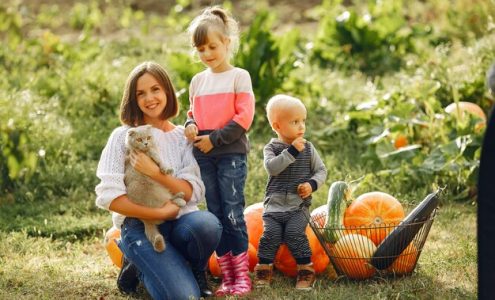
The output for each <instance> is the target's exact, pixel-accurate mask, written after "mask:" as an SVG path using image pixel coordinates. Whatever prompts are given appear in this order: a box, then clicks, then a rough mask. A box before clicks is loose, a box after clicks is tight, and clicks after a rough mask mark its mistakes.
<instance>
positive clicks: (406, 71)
mask: <svg viewBox="0 0 495 300" xmlns="http://www.w3.org/2000/svg"><path fill="white" fill-rule="evenodd" d="M462 1H463V0H459V1H458V2H455V6H456V7H457V6H459V5H461V4H462V3H463V2H462ZM343 3H344V2H342V1H330V0H329V1H324V3H323V4H322V5H321V6H319V7H316V8H315V12H316V14H318V15H319V16H320V17H321V21H320V23H319V24H318V29H317V32H316V36H312V35H311V34H306V32H305V33H304V35H303V34H301V33H300V32H299V30H297V29H289V30H287V29H284V31H283V33H282V32H277V30H278V29H279V27H278V25H279V24H277V23H276V20H275V17H274V15H273V14H272V13H270V12H268V11H260V12H258V13H257V14H256V17H255V18H254V19H253V20H252V22H251V23H250V24H248V26H246V27H245V28H243V30H242V34H241V41H240V49H239V53H238V54H237V55H236V56H235V59H234V60H235V64H236V65H238V66H240V67H242V68H245V69H247V70H248V71H249V73H250V75H251V78H252V81H253V88H254V93H255V97H256V113H255V121H254V125H253V129H252V131H251V132H250V137H251V140H252V151H253V152H255V153H253V154H252V155H253V157H254V158H253V159H254V160H255V161H258V162H259V161H261V157H260V156H259V155H260V153H261V152H262V145H263V144H264V143H266V141H267V140H268V139H269V138H270V136H272V132H271V130H270V128H269V127H268V126H267V120H266V114H265V106H266V102H267V101H268V99H269V98H270V97H271V96H273V95H274V94H277V93H288V94H292V95H294V96H297V97H300V98H301V99H302V100H303V101H304V102H305V104H306V106H307V108H308V126H307V127H308V130H307V137H308V139H310V140H311V141H312V142H313V143H315V145H317V147H318V149H319V151H320V152H321V154H322V156H323V157H324V160H325V162H326V164H327V168H328V169H329V170H332V171H331V175H330V177H329V180H339V179H345V178H351V179H352V178H353V179H355V178H359V177H361V176H363V175H364V176H365V178H366V179H365V180H364V181H363V184H362V189H363V191H364V190H365V189H366V188H368V189H372V188H373V189H381V190H384V191H389V192H392V193H396V194H399V195H400V194H408V193H412V192H411V191H414V190H417V191H418V193H421V194H423V193H424V192H426V191H427V190H428V189H430V188H431V187H433V186H443V185H447V189H448V191H449V192H450V193H451V195H452V197H458V198H463V199H464V198H466V197H469V195H470V194H469V193H470V192H471V191H472V187H473V186H474V183H475V181H476V177H477V170H478V163H479V149H480V142H481V135H482V134H483V131H473V126H475V125H474V124H475V123H476V122H477V121H478V120H475V119H473V118H467V119H466V120H464V121H462V122H459V121H458V120H456V119H453V117H451V116H448V115H446V114H445V113H444V112H443V107H445V106H446V105H448V104H450V103H452V102H455V101H470V102H474V103H477V104H479V105H480V106H481V107H482V108H483V109H484V110H485V112H488V111H489V109H490V107H491V106H492V104H493V99H492V98H491V97H490V96H489V95H487V93H486V92H485V89H484V86H483V85H484V72H485V69H486V67H487V66H488V64H489V63H490V62H491V61H493V60H494V59H495V56H494V54H493V53H495V49H494V46H493V45H495V43H494V37H493V35H489V34H487V35H486V36H483V33H482V32H481V31H479V30H478V28H481V27H483V26H488V27H490V24H491V23H490V22H492V21H490V20H491V19H490V15H489V14H490V12H491V11H492V8H491V7H489V6H488V5H487V3H486V2H483V1H477V2H476V5H475V6H473V7H470V8H469V9H468V10H467V11H466V14H463V12H462V10H459V11H456V12H454V11H451V9H450V8H449V7H448V6H447V5H446V2H445V1H444V0H438V1H434V2H424V3H423V2H421V3H405V2H402V1H399V2H394V1H381V2H369V3H364V2H362V3H361V2H356V4H347V2H345V3H346V4H345V5H344V4H343ZM128 4H129V3H127V2H126V0H122V1H120V2H118V3H117V4H116V5H107V4H105V3H103V2H99V1H92V2H88V3H82V2H79V3H73V4H72V3H70V4H68V5H67V6H64V7H62V6H59V5H57V4H50V5H48V4H40V6H39V8H38V9H37V10H31V9H27V5H28V4H25V3H22V2H18V1H13V2H12V3H7V4H5V3H2V4H0V38H1V40H2V42H3V43H4V45H6V47H2V48H0V62H1V63H2V66H3V68H2V69H0V90H1V91H2V93H0V94H1V95H0V104H1V105H2V108H3V109H2V111H1V112H0V116H1V118H0V142H1V144H0V147H1V151H0V167H1V171H0V175H1V176H2V177H1V179H2V182H1V183H0V187H1V190H0V198H1V197H4V196H5V197H7V198H9V199H11V198H12V199H15V201H19V202H23V201H38V200H40V199H46V198H49V199H56V198H57V197H66V196H69V195H71V194H74V193H78V192H79V191H81V190H83V191H84V190H87V191H92V190H93V189H94V185H95V184H96V183H97V178H96V177H95V169H96V164H97V161H98V158H99V155H100V153H101V150H102V148H103V146H104V145H105V143H106V140H107V138H108V136H109V134H110V132H111V131H112V130H113V128H115V127H116V126H118V125H119V120H118V109H119V103H120V98H121V96H122V89H123V86H124V82H125V80H126V77H127V74H128V72H129V71H130V70H131V69H132V68H133V67H134V66H135V65H137V64H138V63H140V62H142V61H144V60H155V61H158V62H159V63H161V64H163V65H164V66H165V67H166V69H167V70H168V71H169V73H170V74H171V76H172V80H173V82H174V85H175V87H176V89H177V94H178V96H179V99H180V102H181V107H182V108H183V109H182V110H181V112H180V116H179V118H178V119H177V121H176V122H177V123H178V124H180V123H182V121H183V120H184V119H185V112H186V108H187V107H188V106H189V101H188V87H189V82H190V80H191V78H192V76H194V74H196V73H197V72H199V71H200V70H202V69H203V68H204V66H203V65H202V64H201V63H198V62H196V61H195V59H194V58H193V57H192V56H191V55H190V52H191V51H190V50H191V49H190V45H189V43H188V42H187V39H185V34H184V30H185V27H186V26H187V24H188V22H189V21H190V20H191V18H192V17H193V15H191V14H189V10H190V9H191V8H193V7H194V5H193V4H192V2H191V1H187V0H184V1H180V2H177V3H175V5H174V6H172V7H170V11H169V12H168V14H167V15H166V16H158V15H156V14H154V13H151V12H145V11H142V10H138V9H135V8H133V7H132V6H129V5H128ZM229 5H231V4H229V3H227V6H229ZM447 11H451V12H450V15H449V14H440V12H442V13H444V12H447ZM62 12H66V13H65V14H64V13H62ZM425 12H431V14H424V13H425ZM435 13H438V16H436V15H435ZM234 14H235V13H234ZM453 14H457V15H455V16H454V15H453ZM474 15H477V16H478V18H477V19H476V22H475V23H470V24H471V25H469V26H467V27H466V30H465V32H463V31H461V30H459V26H460V23H459V22H457V21H454V19H456V18H457V19H456V20H461V19H463V18H464V19H465V20H469V19H470V18H472V16H474ZM426 17H430V18H431V19H429V20H428V22H429V23H428V24H431V23H433V24H434V25H436V23H435V22H436V21H438V25H439V26H430V25H426V24H427V23H426V20H425V18H426ZM478 21H479V22H478ZM433 28H434V29H433ZM455 30H457V34H455V35H454V34H451V33H452V32H453V31H455ZM490 31H491V29H490V30H489V31H488V32H490ZM109 34H110V35H109ZM474 37H477V38H479V39H478V41H474V40H473V38H474ZM467 58H469V59H467ZM332 66H333V67H334V68H333V69H332V68H330V67H332ZM400 135H404V136H406V138H407V141H408V143H409V146H407V147H405V148H401V149H396V148H395V147H394V146H393V143H394V141H395V140H396V138H397V137H399V136H400ZM250 172H252V173H253V174H251V175H250V177H249V178H250V180H249V182H248V184H247V186H246V195H247V198H248V199H253V200H252V201H254V199H257V200H259V199H260V197H262V195H261V194H260V193H261V190H260V189H259V186H260V181H261V182H262V183H261V185H264V184H265V182H264V180H265V179H266V178H265V173H264V170H263V169H262V168H253V169H252V170H251V171H250ZM390 178H393V180H391V179H390ZM316 197H317V198H318V197H321V198H322V199H324V198H325V195H323V193H322V195H317V196H316ZM452 197H451V198H452Z"/></svg>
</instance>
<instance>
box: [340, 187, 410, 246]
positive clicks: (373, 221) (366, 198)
mask: <svg viewBox="0 0 495 300" xmlns="http://www.w3.org/2000/svg"><path fill="white" fill-rule="evenodd" d="M402 219H404V209H403V207H402V205H401V204H400V202H399V201H397V199H395V198H394V197H392V196H391V195H389V194H387V193H382V192H370V193H365V194H362V195H360V196H359V197H357V198H356V200H354V201H353V202H352V203H351V205H349V207H347V209H346V211H345V214H344V226H345V228H346V229H347V230H349V231H350V232H352V233H359V234H362V235H365V236H367V237H369V238H370V239H371V240H372V241H373V242H374V243H375V245H379V244H380V243H381V242H382V241H383V239H384V238H385V237H386V236H387V234H389V232H390V231H392V230H393V229H394V225H397V224H399V223H400V221H402ZM360 227H362V228H360Z"/></svg>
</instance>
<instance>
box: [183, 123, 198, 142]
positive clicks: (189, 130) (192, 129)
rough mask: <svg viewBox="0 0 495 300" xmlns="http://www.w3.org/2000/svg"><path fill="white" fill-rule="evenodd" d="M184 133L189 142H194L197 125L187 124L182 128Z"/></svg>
mask: <svg viewBox="0 0 495 300" xmlns="http://www.w3.org/2000/svg"><path fill="white" fill-rule="evenodd" d="M184 135H185V136H186V138H187V140H189V141H190V142H194V139H195V138H196V136H197V135H198V127H197V126H196V125H194V124H190V125H188V126H187V127H186V129H185V130H184Z"/></svg>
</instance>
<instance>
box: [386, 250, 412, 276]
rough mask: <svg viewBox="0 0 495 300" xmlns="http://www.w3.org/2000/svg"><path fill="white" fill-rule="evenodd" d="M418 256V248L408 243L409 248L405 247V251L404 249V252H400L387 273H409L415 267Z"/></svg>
mask: <svg viewBox="0 0 495 300" xmlns="http://www.w3.org/2000/svg"><path fill="white" fill-rule="evenodd" d="M418 256H419V252H418V248H416V246H415V245H414V243H410V244H409V246H407V247H406V249H404V251H402V253H401V254H400V255H399V256H398V257H397V259H396V260H395V261H394V262H393V263H392V265H391V266H390V267H388V268H387V271H389V272H393V273H395V274H397V275H404V274H408V273H411V272H412V271H413V270H414V267H415V266H416V263H417V261H418Z"/></svg>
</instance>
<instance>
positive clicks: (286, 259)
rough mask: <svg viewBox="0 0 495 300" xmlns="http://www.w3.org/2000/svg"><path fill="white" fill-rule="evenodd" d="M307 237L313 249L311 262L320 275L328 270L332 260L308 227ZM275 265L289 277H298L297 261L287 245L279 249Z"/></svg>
mask: <svg viewBox="0 0 495 300" xmlns="http://www.w3.org/2000/svg"><path fill="white" fill-rule="evenodd" d="M306 236H307V237H308V241H309V247H310V248H311V253H312V255H311V262H312V263H313V268H314V269H315V273H316V274H320V273H322V272H324V271H325V270H326V268H327V266H328V264H329V262H330V259H329V258H328V256H327V254H326V253H325V250H324V249H323V247H322V246H321V244H320V242H319V241H318V238H317V237H316V235H315V233H314V232H313V230H312V229H311V228H310V227H309V226H307V227H306ZM274 265H275V267H276V268H277V269H278V270H279V271H281V272H282V273H284V274H285V275H287V276H290V277H295V276H296V275H297V263H296V260H295V259H294V257H293V256H292V254H291V252H290V250H289V248H288V247H287V245H285V244H282V245H281V246H280V247H279V248H278V251H277V255H276V256H275V261H274Z"/></svg>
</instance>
